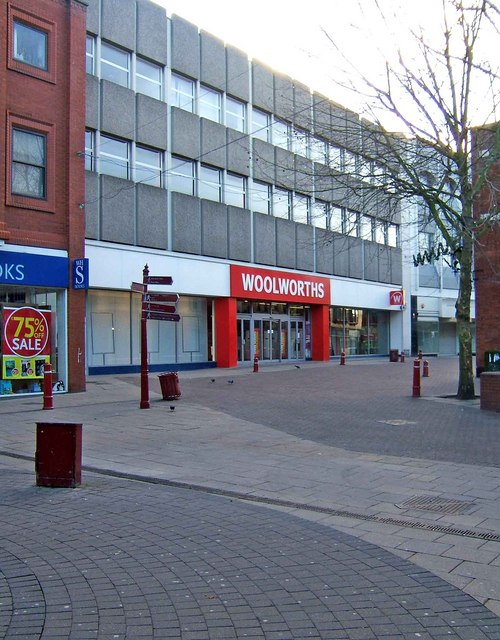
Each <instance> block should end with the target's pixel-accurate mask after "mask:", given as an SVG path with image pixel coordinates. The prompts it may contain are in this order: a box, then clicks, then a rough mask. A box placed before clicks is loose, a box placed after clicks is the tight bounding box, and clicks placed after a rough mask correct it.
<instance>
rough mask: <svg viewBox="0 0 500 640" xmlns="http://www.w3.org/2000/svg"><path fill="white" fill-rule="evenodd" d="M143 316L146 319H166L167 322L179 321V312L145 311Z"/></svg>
mask: <svg viewBox="0 0 500 640" xmlns="http://www.w3.org/2000/svg"><path fill="white" fill-rule="evenodd" d="M142 317H143V318H144V319H146V320H166V321H167V322H179V320H180V319H181V317H180V315H179V314H178V313H160V312H159V311H143V312H142Z"/></svg>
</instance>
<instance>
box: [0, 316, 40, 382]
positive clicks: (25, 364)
mask: <svg viewBox="0 0 500 640" xmlns="http://www.w3.org/2000/svg"><path fill="white" fill-rule="evenodd" d="M51 319H52V312H51V311H48V310H45V309H43V310H42V309H36V308H35V307H4V308H3V309H2V378H3V379H4V380H22V379H32V378H43V367H44V364H45V363H49V362H50V342H51V341H50V326H51Z"/></svg>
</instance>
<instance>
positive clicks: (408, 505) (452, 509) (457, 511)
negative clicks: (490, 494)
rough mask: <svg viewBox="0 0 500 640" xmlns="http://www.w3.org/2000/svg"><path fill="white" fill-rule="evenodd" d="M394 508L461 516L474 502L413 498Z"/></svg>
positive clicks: (425, 497) (424, 497) (427, 497)
mask: <svg viewBox="0 0 500 640" xmlns="http://www.w3.org/2000/svg"><path fill="white" fill-rule="evenodd" d="M396 506H397V507H398V508H399V509H420V510H421V511H434V512H436V513H446V514H449V515H463V514H465V513H468V512H469V511H470V510H471V509H472V507H474V506H475V504H474V502H465V500H451V499H449V498H440V497H438V496H413V498H409V499H408V500H405V501H404V502H402V503H401V504H397V505H396Z"/></svg>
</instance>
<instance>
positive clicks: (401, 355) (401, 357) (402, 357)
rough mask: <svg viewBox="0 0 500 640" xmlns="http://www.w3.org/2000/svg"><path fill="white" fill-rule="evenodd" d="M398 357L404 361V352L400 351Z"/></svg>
mask: <svg viewBox="0 0 500 640" xmlns="http://www.w3.org/2000/svg"><path fill="white" fill-rule="evenodd" d="M399 359H400V360H401V362H404V361H405V352H404V351H401V354H400V356H399Z"/></svg>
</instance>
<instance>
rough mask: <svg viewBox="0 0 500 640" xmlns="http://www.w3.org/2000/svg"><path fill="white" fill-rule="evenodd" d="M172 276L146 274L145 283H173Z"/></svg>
mask: <svg viewBox="0 0 500 640" xmlns="http://www.w3.org/2000/svg"><path fill="white" fill-rule="evenodd" d="M172 282H173V279H172V276H144V284H172Z"/></svg>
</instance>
